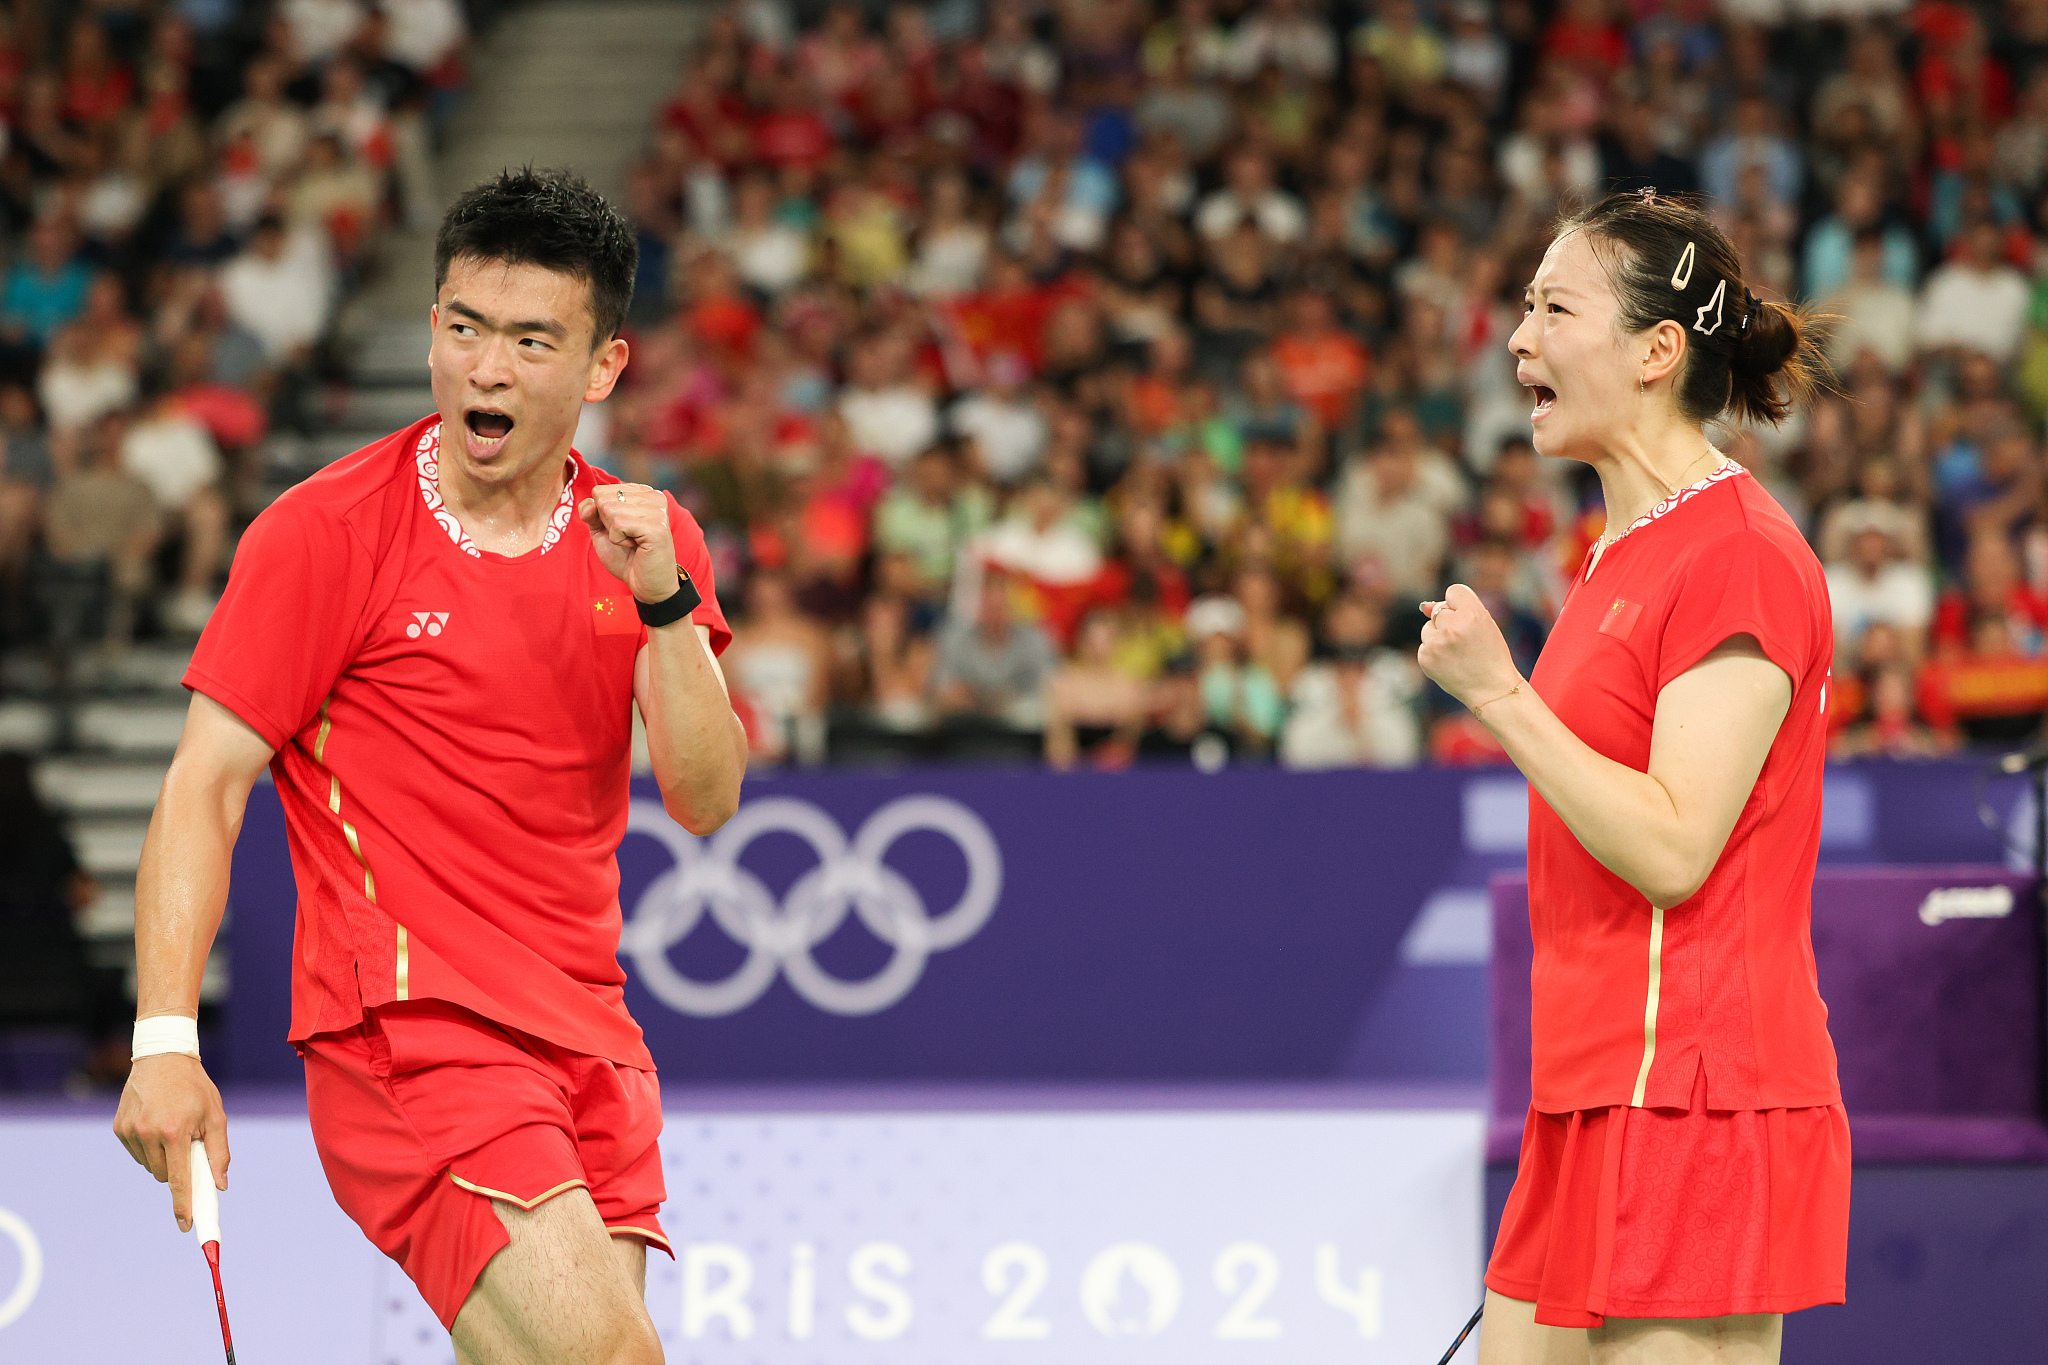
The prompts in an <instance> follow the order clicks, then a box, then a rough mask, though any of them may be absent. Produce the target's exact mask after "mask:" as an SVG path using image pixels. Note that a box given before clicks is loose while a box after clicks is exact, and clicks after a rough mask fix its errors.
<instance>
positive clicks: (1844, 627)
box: [1827, 559, 1934, 649]
mask: <svg viewBox="0 0 2048 1365" xmlns="http://www.w3.org/2000/svg"><path fill="white" fill-rule="evenodd" d="M1827 579H1828V604H1829V605H1830V606H1831V607H1832V608H1833V609H1834V614H1835V638H1836V639H1837V640H1839V641H1840V642H1841V644H1842V646H1843V648H1845V649H1848V648H1853V647H1854V646H1855V643H1856V642H1857V641H1858V640H1860V639H1862V638H1863V632H1864V631H1866V630H1868V629H1870V627H1872V626H1874V625H1887V626H1891V627H1893V628H1895V629H1897V630H1902V631H1909V632H1916V631H1921V630H1925V629H1926V628H1927V623H1928V622H1929V621H1931V620H1933V619H1934V587H1933V585H1932V584H1930V583H1929V582H1928V581H1927V570H1926V569H1924V568H1922V567H1921V566H1920V565H1918V564H1908V563H1907V562H1905V561H1904V560H1899V559H1895V560H1893V561H1891V562H1890V563H1889V564H1886V565H1885V566H1884V567H1883V568H1881V569H1879V570H1877V571H1876V572H1875V573H1866V572H1865V571H1864V570H1863V569H1862V568H1860V567H1858V566H1857V565H1855V564H1848V563H1844V564H1830V565H1829V566H1828V568H1827Z"/></svg>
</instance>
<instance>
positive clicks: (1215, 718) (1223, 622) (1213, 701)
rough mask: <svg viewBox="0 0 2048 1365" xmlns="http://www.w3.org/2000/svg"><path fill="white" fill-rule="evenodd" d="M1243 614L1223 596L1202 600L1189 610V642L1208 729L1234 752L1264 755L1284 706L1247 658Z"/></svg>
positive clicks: (1266, 673)
mask: <svg viewBox="0 0 2048 1365" xmlns="http://www.w3.org/2000/svg"><path fill="white" fill-rule="evenodd" d="M1244 631H1245V611H1244V608H1243V607H1242V606H1240V605H1239V604H1238V603H1237V601H1236V600H1235V599H1233V598H1228V597H1205V598H1203V599H1201V600H1200V601H1197V602H1196V603H1194V605H1192V606H1190V607H1189V608H1188V639H1189V640H1190V641H1192V642H1193V644H1194V648H1195V658H1196V661H1197V663H1198V664H1199V666H1200V673H1199V679H1200V684H1201V698H1202V709H1203V711H1204V713H1205V714H1206V716H1207V718H1208V727H1209V728H1210V729H1212V730H1214V731H1216V732H1217V733H1219V734H1221V735H1224V736H1227V737H1228V740H1229V743H1230V748H1231V751H1232V752H1233V753H1236V754H1238V755H1240V756H1252V757H1256V756H1262V755H1265V754H1267V753H1269V752H1270V751H1271V750H1272V747H1273V741H1274V739H1275V737H1276V736H1277V735H1278V733H1279V731H1280V726H1281V724H1282V722H1284V721H1285V720H1286V718H1287V702H1286V696H1285V694H1284V693H1283V692H1282V691H1281V690H1280V685H1279V684H1278V683H1277V682H1276V681H1274V678H1273V675H1272V673H1271V671H1270V670H1268V669H1267V668H1266V666H1265V665H1264V664H1262V663H1260V662H1258V661H1257V660H1256V659H1254V658H1252V657H1251V656H1250V651H1249V649H1248V648H1247V645H1246V641H1245V633H1244Z"/></svg>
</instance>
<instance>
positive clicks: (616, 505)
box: [576, 483, 680, 605]
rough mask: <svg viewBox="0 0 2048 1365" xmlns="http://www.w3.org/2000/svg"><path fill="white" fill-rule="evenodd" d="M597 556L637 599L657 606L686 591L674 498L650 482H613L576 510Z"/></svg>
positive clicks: (587, 499)
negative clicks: (671, 516)
mask: <svg viewBox="0 0 2048 1365" xmlns="http://www.w3.org/2000/svg"><path fill="white" fill-rule="evenodd" d="M576 515H577V516H579V517H581V518H583V524H584V526H586V527H587V528H589V530H590V543H591V545H592V547H593V548H595V549H596V551H597V557H598V559H600V560H601V561H603V563H604V566H605V567H606V568H607V569H610V570H611V571H612V573H613V574H614V575H615V576H616V577H617V578H618V580H619V581H620V582H621V583H624V584H625V585H626V586H627V587H629V588H631V589H632V590H633V596H635V597H637V598H639V599H640V600H641V601H642V602H646V603H648V604H649V605H652V604H654V603H656V602H659V601H662V600H663V599H665V598H667V597H668V596H670V595H671V594H672V593H674V592H675V591H676V590H677V588H678V587H679V586H680V583H679V580H678V579H677V577H676V546H675V536H674V534H673V533H672V532H671V531H670V530H669V524H668V495H667V494H665V493H663V492H662V491H661V490H660V489H658V488H649V487H648V486H647V485H646V484H644V483H609V484H605V485H604V486H602V487H601V488H599V489H598V490H597V493H596V495H595V496H594V497H588V498H585V499H584V500H583V502H582V503H581V504H580V505H579V506H578V507H577V508H576Z"/></svg>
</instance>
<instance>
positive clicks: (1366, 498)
mask: <svg viewBox="0 0 2048 1365" xmlns="http://www.w3.org/2000/svg"><path fill="white" fill-rule="evenodd" d="M1389 460H1393V461H1397V462H1399V461H1405V462H1407V467H1406V468H1402V467H1400V466H1399V465H1398V464H1397V465H1396V466H1393V467H1388V468H1384V469H1383V468H1381V467H1380V466H1381V465H1382V464H1383V462H1385V461H1389ZM1414 464H1415V461H1414V457H1413V456H1412V455H1396V454H1393V453H1383V454H1380V455H1376V456H1373V457H1372V458H1370V459H1359V460H1353V461H1352V462H1351V463H1350V465H1349V466H1348V467H1347V468H1346V469H1345V471H1344V475H1343V477H1342V478H1341V479H1340V480H1339V481H1338V484H1337V497H1336V506H1335V509H1334V510H1335V511H1336V521H1337V537H1336V540H1337V553H1338V554H1339V555H1340V556H1341V557H1342V558H1343V560H1344V562H1345V563H1346V564H1347V565H1356V564H1359V563H1360V562H1361V561H1365V562H1370V563H1372V564H1374V565H1376V566H1377V569H1378V573H1379V576H1380V578H1381V580H1382V581H1383V582H1385V583H1386V584H1387V586H1388V587H1390V588H1391V589H1393V590H1394V591H1395V592H1397V593H1400V594H1402V595H1404V596H1416V595H1420V596H1423V597H1427V596H1429V595H1430V594H1431V593H1433V592H1435V591H1436V590H1437V588H1438V587H1439V586H1441V585H1440V584H1439V583H1438V581H1437V580H1438V578H1439V576H1440V575H1441V574H1442V572H1443V563H1444V556H1445V555H1446V554H1447V553H1448V552H1449V551H1450V548H1451V519H1450V515H1449V513H1448V511H1447V510H1446V509H1445V508H1444V506H1443V504H1442V503H1441V502H1440V501H1439V500H1438V499H1439V497H1440V496H1441V495H1440V493H1438V492H1437V491H1436V490H1434V489H1432V487H1431V486H1430V485H1429V483H1428V482H1427V481H1426V480H1425V479H1424V478H1423V477H1422V476H1421V473H1420V471H1419V470H1417V469H1416V468H1415V467H1414Z"/></svg>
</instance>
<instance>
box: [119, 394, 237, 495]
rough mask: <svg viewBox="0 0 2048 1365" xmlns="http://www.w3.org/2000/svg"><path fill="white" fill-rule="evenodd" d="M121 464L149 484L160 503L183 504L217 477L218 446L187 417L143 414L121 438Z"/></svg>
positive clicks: (219, 462)
mask: <svg viewBox="0 0 2048 1365" xmlns="http://www.w3.org/2000/svg"><path fill="white" fill-rule="evenodd" d="M121 468H122V470H124V471H125V472H126V473H128V474H131V475H133V476H134V477H135V478H137V479H139V480H141V481H142V482H143V483H145V484H147V485H149V491H150V492H151V493H152V494H153V495H154V496H155V497H156V500H157V503H158V505H159V506H162V507H183V506H184V505H185V501H186V499H188V498H190V497H191V496H192V495H193V494H194V493H197V492H198V491H199V490H200V489H202V488H206V487H208V486H210V485H212V484H214V483H216V482H218V481H219V479H220V476H221V469H222V465H221V458H220V447H219V446H217V445H215V444H214V442H213V437H212V436H211V435H209V434H208V433H207V430H206V428H205V426H204V425H202V424H201V423H199V422H197V421H194V420H193V419H192V418H190V417H184V416H180V415H177V414H166V415H159V416H154V417H145V418H143V419H142V420H141V421H138V422H136V423H135V425H133V426H131V427H129V428H128V434H127V435H126V436H124V437H122V438H121Z"/></svg>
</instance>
